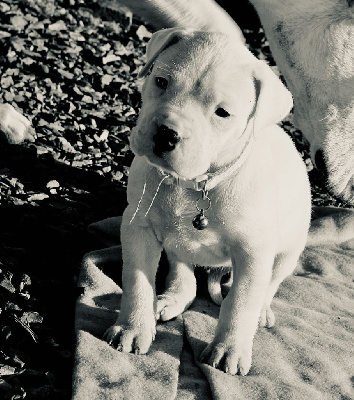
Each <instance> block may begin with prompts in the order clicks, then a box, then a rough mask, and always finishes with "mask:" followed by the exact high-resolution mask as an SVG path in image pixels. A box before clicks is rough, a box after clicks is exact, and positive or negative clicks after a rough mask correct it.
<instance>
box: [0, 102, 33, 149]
mask: <svg viewBox="0 0 354 400" xmlns="http://www.w3.org/2000/svg"><path fill="white" fill-rule="evenodd" d="M0 132H1V133H3V134H4V135H5V137H6V139H7V141H8V142H9V143H11V144H19V143H22V142H23V141H24V140H28V141H30V142H34V140H35V138H36V132H35V130H34V129H33V127H32V126H31V122H30V121H29V120H28V119H27V118H26V117H25V116H24V115H22V114H21V113H19V112H18V111H16V110H15V109H14V108H13V106H12V105H10V104H7V103H6V104H0Z"/></svg>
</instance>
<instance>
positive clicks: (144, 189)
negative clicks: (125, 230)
mask: <svg viewBox="0 0 354 400" xmlns="http://www.w3.org/2000/svg"><path fill="white" fill-rule="evenodd" d="M145 191H146V172H145V182H144V186H143V192H142V194H141V196H140V200H139V202H138V205H137V206H136V210H135V212H134V214H133V216H132V217H131V219H130V221H129V225H130V224H131V223H132V222H133V220H134V218H135V216H136V214H137V213H138V211H139V209H140V205H141V202H142V200H143V197H144V194H145Z"/></svg>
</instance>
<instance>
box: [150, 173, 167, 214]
mask: <svg viewBox="0 0 354 400" xmlns="http://www.w3.org/2000/svg"><path fill="white" fill-rule="evenodd" d="M167 178H169V175H165V176H164V177H163V178H162V179H161V181H160V183H159V185H158V186H157V189H156V192H155V194H154V197H153V198H152V200H151V203H150V205H149V208H148V209H147V211H146V213H145V217H146V216H147V215H148V213H149V211H150V208H151V207H152V204H153V202H154V200H155V198H156V196H157V193H158V192H159V190H160V187H161V185H162V182H163V181H164V180H165V179H167Z"/></svg>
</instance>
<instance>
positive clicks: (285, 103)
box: [131, 29, 292, 179]
mask: <svg viewBox="0 0 354 400" xmlns="http://www.w3.org/2000/svg"><path fill="white" fill-rule="evenodd" d="M140 75H141V76H146V80H145V83H144V86H143V90H142V109H141V111H140V115H139V119H138V122H137V126H136V128H135V129H134V130H133V131H132V133H131V147H132V150H133V151H134V153H135V154H137V155H141V156H145V157H146V158H147V159H148V161H149V162H150V163H151V164H153V165H156V166H158V167H160V168H162V169H163V170H165V171H167V172H169V173H171V174H174V175H176V176H179V177H182V178H186V179H192V178H194V177H197V176H198V175H201V174H204V173H206V172H208V171H213V170H215V169H217V168H219V167H222V166H224V165H226V164H227V163H229V162H232V160H233V159H234V158H236V157H237V156H238V155H239V153H240V151H242V148H243V143H244V141H245V140H247V134H251V133H252V132H253V131H254V133H255V134H257V132H258V131H261V130H262V128H263V127H265V126H267V125H270V124H274V123H276V122H278V121H280V120H281V119H282V118H283V117H284V116H285V115H286V114H287V113H288V112H289V111H290V109H291V106H292V98H291V95H290V93H289V92H288V91H287V90H286V89H285V87H284V86H283V85H282V83H281V82H280V81H279V79H278V78H277V77H276V75H275V74H274V73H273V72H272V71H271V69H270V68H269V67H268V66H267V65H266V64H265V63H263V62H261V61H259V60H257V59H256V58H255V57H254V56H253V55H252V54H251V53H250V52H249V51H248V50H247V49H246V47H244V46H243V45H239V44H236V43H234V42H233V40H232V38H230V37H228V36H227V35H224V34H221V33H215V32H201V31H185V30H183V31H182V30H178V29H165V30H163V31H159V32H157V33H155V34H154V35H153V37H152V39H151V40H150V42H149V44H148V48H147V64H146V66H145V67H144V68H143V70H142V71H141V74H140Z"/></svg>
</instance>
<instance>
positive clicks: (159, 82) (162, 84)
mask: <svg viewBox="0 0 354 400" xmlns="http://www.w3.org/2000/svg"><path fill="white" fill-rule="evenodd" d="M155 84H156V86H157V87H159V88H160V89H163V90H166V89H167V86H168V81H167V79H166V78H162V77H161V76H157V77H156V78H155Z"/></svg>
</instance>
